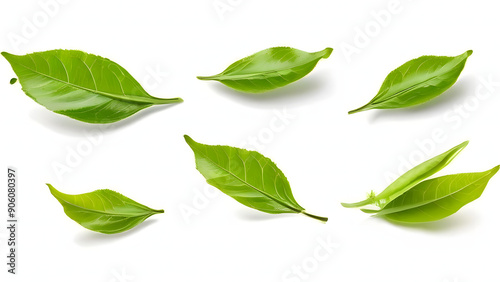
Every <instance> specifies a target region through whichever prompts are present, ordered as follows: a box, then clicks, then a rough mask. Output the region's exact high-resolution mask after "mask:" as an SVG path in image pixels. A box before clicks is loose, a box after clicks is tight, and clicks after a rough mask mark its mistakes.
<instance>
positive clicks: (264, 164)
mask: <svg viewBox="0 0 500 282" xmlns="http://www.w3.org/2000/svg"><path fill="white" fill-rule="evenodd" d="M184 138H185V139H186V142H187V144H188V145H189V146H190V147H191V149H192V150H193V152H194V155H195V159H196V168H197V169H198V171H199V172H200V173H201V174H202V175H203V176H204V177H205V179H206V180H207V183H208V184H210V185H212V186H214V187H216V188H218V189H219V190H221V191H222V192H223V193H225V194H227V195H228V196H230V197H232V198H233V199H235V200H236V201H238V202H240V203H241V204H243V205H245V206H247V207H250V208H253V209H256V210H259V211H262V212H266V213H270V214H280V213H300V214H304V215H306V216H309V217H311V218H314V219H317V220H319V221H322V222H326V221H327V220H328V218H326V217H321V216H316V215H312V214H310V213H307V212H306V211H305V209H304V208H303V207H301V206H300V205H299V204H298V203H297V201H296V200H295V198H294V197H293V194H292V190H291V189H290V184H289V183H288V180H287V179H286V177H285V175H284V174H283V172H281V170H280V169H279V168H278V167H277V166H276V165H275V164H274V163H273V162H272V161H271V160H270V159H268V158H266V157H264V156H263V155H261V154H260V153H258V152H255V151H247V150H244V149H239V148H234V147H229V146H211V145H204V144H200V143H197V142H195V141H194V140H193V139H191V137H189V136H187V135H185V136H184Z"/></svg>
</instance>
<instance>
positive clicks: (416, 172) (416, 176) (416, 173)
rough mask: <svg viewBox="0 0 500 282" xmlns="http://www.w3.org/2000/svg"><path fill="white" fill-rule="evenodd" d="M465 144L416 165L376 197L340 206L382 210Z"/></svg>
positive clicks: (460, 149)
mask: <svg viewBox="0 0 500 282" xmlns="http://www.w3.org/2000/svg"><path fill="white" fill-rule="evenodd" d="M467 144H469V141H465V142H463V143H462V144H460V145H458V146H456V147H454V148H451V149H450V150H448V151H446V152H444V153H442V154H441V155H439V156H436V157H434V158H432V159H430V160H427V161H425V162H423V163H421V164H419V165H417V166H416V167H414V168H412V169H410V170H409V171H407V172H406V173H404V174H403V175H402V176H400V177H399V178H398V179H396V180H395V181H394V182H393V183H392V184H391V185H389V186H388V187H387V188H386V189H385V190H384V191H382V192H381V193H380V194H378V195H376V196H375V195H373V193H372V194H371V196H370V197H369V198H368V199H366V200H364V201H361V202H357V203H352V204H347V203H342V205H343V206H344V207H346V208H358V207H362V206H366V205H376V206H378V207H380V208H384V207H385V206H386V205H387V204H389V203H390V202H391V201H392V200H394V199H396V198H397V197H399V196H400V195H401V194H403V193H405V192H406V191H408V190H410V189H411V188H413V187H414V186H415V185H417V184H418V183H419V182H420V181H422V180H424V179H426V178H428V177H430V176H432V175H433V174H435V173H436V172H438V171H440V170H441V169H443V168H444V167H445V166H447V165H448V164H449V163H450V162H451V161H452V160H453V159H454V158H455V157H456V156H457V155H458V154H459V153H460V152H461V151H462V150H463V149H464V148H465V147H466V146H467Z"/></svg>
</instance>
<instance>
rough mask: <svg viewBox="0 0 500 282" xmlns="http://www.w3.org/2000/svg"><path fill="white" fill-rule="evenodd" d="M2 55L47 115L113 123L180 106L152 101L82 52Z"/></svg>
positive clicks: (117, 69)
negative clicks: (155, 108)
mask: <svg viewBox="0 0 500 282" xmlns="http://www.w3.org/2000/svg"><path fill="white" fill-rule="evenodd" d="M2 55H3V56H4V57H5V58H6V59H7V61H9V63H10V64H11V66H12V68H13V70H14V72H15V73H16V75H17V77H18V78H19V82H20V83H21V85H22V87H23V91H24V92H25V93H26V94H27V95H28V96H29V97H31V98H32V99H33V100H35V101H36V102H37V103H39V104H41V105H42V106H44V107H46V108H47V109H49V110H51V111H54V112H56V113H59V114H63V115H66V116H68V117H71V118H74V119H77V120H80V121H84V122H89V123H112V122H116V121H119V120H122V119H124V118H126V117H129V116H130V115H133V114H134V113H136V112H138V111H140V110H142V109H145V108H147V107H150V106H152V105H159V104H171V103H178V102H181V101H182V99H180V98H173V99H161V98H156V97H153V96H150V95H149V94H148V93H147V92H146V91H145V90H144V89H143V88H142V86H141V85H140V84H139V83H138V82H137V81H136V80H135V79H134V78H133V77H132V76H131V75H130V74H129V73H128V72H127V71H126V70H125V69H124V68H122V67H121V66H119V65H118V64H116V63H114V62H112V61H110V60H109V59H106V58H102V57H100V56H96V55H92V54H88V53H85V52H82V51H77V50H51V51H45V52H35V53H31V54H27V55H24V56H17V55H12V54H9V53H6V52H2Z"/></svg>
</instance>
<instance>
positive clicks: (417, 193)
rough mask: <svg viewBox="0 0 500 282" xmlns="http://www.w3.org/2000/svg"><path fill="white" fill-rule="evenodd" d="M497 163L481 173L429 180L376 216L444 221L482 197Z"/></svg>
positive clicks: (406, 220) (396, 219) (416, 221)
mask: <svg viewBox="0 0 500 282" xmlns="http://www.w3.org/2000/svg"><path fill="white" fill-rule="evenodd" d="M498 169H499V167H498V166H496V167H494V168H493V169H491V170H488V171H485V172H478V173H462V174H455V175H447V176H442V177H438V178H434V179H430V180H426V181H424V182H422V183H420V184H418V185H417V186H415V187H413V188H412V189H411V190H409V191H407V192H406V193H404V194H403V195H401V197H398V198H397V199H395V200H394V201H392V202H390V203H389V204H388V205H387V206H385V208H383V209H382V210H381V211H379V212H378V213H377V214H376V216H381V217H384V218H387V219H390V220H394V221H399V222H408V223H418V222H429V221H435V220H440V219H443V218H445V217H448V216H450V215H452V214H454V213H456V212H457V211H458V210H459V209H461V208H462V207H463V206H464V205H466V204H468V203H470V202H472V201H474V200H476V199H477V198H479V197H480V196H481V194H482V193H483V191H484V189H485V188H486V185H487V184H488V181H489V180H490V179H491V177H493V176H494V175H495V174H496V173H497V172H498Z"/></svg>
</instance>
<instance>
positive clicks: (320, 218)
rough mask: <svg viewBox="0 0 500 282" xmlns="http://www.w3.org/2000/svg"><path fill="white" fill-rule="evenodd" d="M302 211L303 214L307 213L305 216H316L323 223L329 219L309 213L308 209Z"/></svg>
mask: <svg viewBox="0 0 500 282" xmlns="http://www.w3.org/2000/svg"><path fill="white" fill-rule="evenodd" d="M300 213H301V214H303V215H305V216H308V217H310V218H314V219H316V220H319V221H321V222H323V223H326V222H327V221H328V217H322V216H317V215H314V214H310V213H308V212H306V211H301V212H300Z"/></svg>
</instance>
